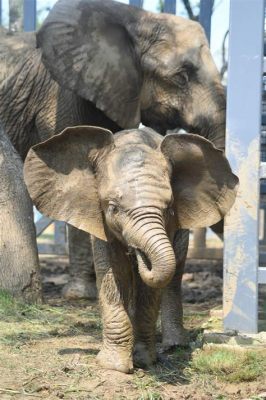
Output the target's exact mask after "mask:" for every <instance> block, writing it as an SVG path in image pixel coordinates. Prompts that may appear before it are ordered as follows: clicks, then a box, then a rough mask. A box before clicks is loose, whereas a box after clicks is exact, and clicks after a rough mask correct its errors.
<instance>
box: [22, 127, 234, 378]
mask: <svg viewBox="0 0 266 400" xmlns="http://www.w3.org/2000/svg"><path fill="white" fill-rule="evenodd" d="M24 172H25V174H24V176H25V181H26V184H27V186H28V189H29V193H30V195H31V198H32V200H33V202H34V204H35V205H36V207H37V208H38V209H39V210H40V211H41V212H43V213H44V214H46V215H48V216H49V217H51V218H54V219H59V220H64V221H67V222H69V223H70V224H72V225H74V226H75V227H76V228H79V229H82V230H84V231H86V232H88V233H90V234H92V235H93V236H94V240H93V254H94V259H95V269H96V276H97V287H98V291H99V299H100V304H101V308H102V320H103V346H102V350H101V351H100V353H99V355H98V357H97V360H98V362H99V363H100V365H101V366H102V367H103V368H107V369H115V370H118V371H120V372H126V373H130V372H132V371H133V365H138V366H142V367H148V366H150V365H151V364H152V363H154V362H155V361H156V349H155V328H156V320H157V317H158V311H159V308H160V304H161V296H162V297H163V300H162V311H163V317H162V333H163V345H164V346H165V348H169V347H172V346H174V345H177V344H184V341H185V335H184V331H183V325H182V303H181V293H180V283H181V278H182V272H183V265H184V261H185V257H186V252H187V245H188V229H190V228H194V227H204V226H206V225H207V226H208V225H211V224H214V223H216V222H218V221H219V220H220V219H221V218H223V216H224V215H225V213H226V212H227V211H228V210H229V209H230V207H231V206H232V204H233V202H234V199H235V196H236V189H237V185H238V179H237V177H236V176H235V175H234V174H233V173H232V172H231V169H230V166H229V164H228V162H227V160H226V158H225V156H224V154H223V152H222V151H220V150H218V149H216V148H215V147H214V146H213V145H212V144H211V142H210V141H208V140H206V139H204V138H201V137H200V136H198V135H192V134H171V135H167V136H166V137H164V138H162V137H161V136H160V135H159V134H157V133H156V132H155V131H153V130H152V129H149V128H143V129H138V130H126V131H121V132H118V133H117V134H116V135H112V133H111V132H110V131H107V130H105V129H102V128H98V127H88V126H83V127H73V128H68V129H66V130H64V131H63V132H62V133H61V134H59V135H55V136H54V137H53V138H51V139H49V140H47V141H45V142H43V143H41V144H39V145H36V146H34V147H33V148H32V149H31V150H30V152H29V154H28V156H27V158H26V161H25V167H24ZM177 230H178V231H177ZM176 231H177V233H176ZM132 257H133V258H132ZM176 293H178V296H177V295H176ZM176 309H179V314H178V315H176V316H175V318H173V313H174V312H175V310H176Z"/></svg>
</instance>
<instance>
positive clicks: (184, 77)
mask: <svg viewBox="0 0 266 400" xmlns="http://www.w3.org/2000/svg"><path fill="white" fill-rule="evenodd" d="M175 79H176V82H177V84H178V86H179V87H181V88H184V87H186V86H187V83H188V74H187V73H186V72H185V71H181V72H178V73H177V74H176V75H175Z"/></svg>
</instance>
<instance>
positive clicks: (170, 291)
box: [161, 229, 189, 350]
mask: <svg viewBox="0 0 266 400" xmlns="http://www.w3.org/2000/svg"><path fill="white" fill-rule="evenodd" d="M188 243H189V231H188V230H185V229H180V230H178V231H177V232H176V234H175V237H174V251H175V256H176V265H177V267H176V273H175V275H174V277H173V279H172V281H171V282H170V284H169V285H168V286H167V287H166V288H165V289H164V291H163V296H162V305H161V320H162V337H163V340H162V344H163V348H164V349H165V350H168V349H170V348H171V347H174V346H185V345H186V344H187V336H186V334H185V330H184V327H183V306H182V293H181V284H182V276H183V270H184V266H185V261H186V256H187V250H188Z"/></svg>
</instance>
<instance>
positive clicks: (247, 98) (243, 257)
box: [223, 0, 266, 332]
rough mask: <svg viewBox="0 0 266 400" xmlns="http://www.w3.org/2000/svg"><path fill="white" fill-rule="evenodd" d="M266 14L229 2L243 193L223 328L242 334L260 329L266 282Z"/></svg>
mask: <svg viewBox="0 0 266 400" xmlns="http://www.w3.org/2000/svg"><path fill="white" fill-rule="evenodd" d="M264 9H265V4H264V0H245V1H242V0H233V1H231V3H230V30H229V32H230V33H229V67H228V86H227V136H226V154H227V157H228V159H229V161H230V164H231V166H232V168H233V170H234V171H235V173H236V174H237V175H238V176H239V179H240V188H239V194H238V196H237V200H236V203H235V205H234V207H233V209H232V210H231V212H230V214H229V216H227V217H226V223H225V240H224V290H223V293H224V327H225V329H234V330H238V331H242V332H257V330H258V285H259V283H260V284H262V283H264V284H265V283H266V268H265V267H262V266H260V267H259V207H260V179H261V178H266V163H265V162H264V163H261V162H260V142H261V101H262V75H263V42H264ZM247 26H248V29H247Z"/></svg>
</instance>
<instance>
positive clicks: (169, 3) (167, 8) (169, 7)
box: [164, 0, 176, 14]
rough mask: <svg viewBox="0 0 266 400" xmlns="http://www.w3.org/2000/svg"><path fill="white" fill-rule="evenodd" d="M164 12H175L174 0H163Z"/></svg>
mask: <svg viewBox="0 0 266 400" xmlns="http://www.w3.org/2000/svg"><path fill="white" fill-rule="evenodd" d="M164 12H165V13H168V14H176V0H165V1H164Z"/></svg>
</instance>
